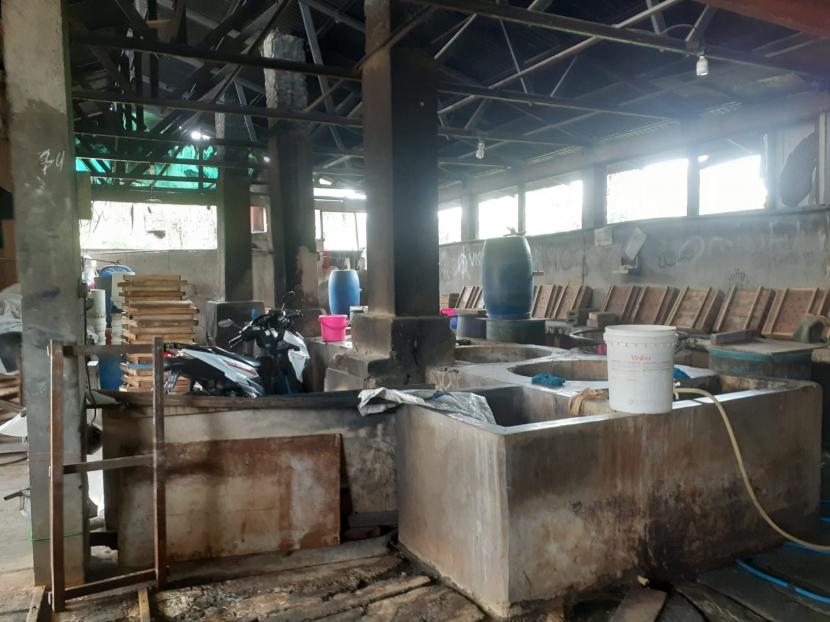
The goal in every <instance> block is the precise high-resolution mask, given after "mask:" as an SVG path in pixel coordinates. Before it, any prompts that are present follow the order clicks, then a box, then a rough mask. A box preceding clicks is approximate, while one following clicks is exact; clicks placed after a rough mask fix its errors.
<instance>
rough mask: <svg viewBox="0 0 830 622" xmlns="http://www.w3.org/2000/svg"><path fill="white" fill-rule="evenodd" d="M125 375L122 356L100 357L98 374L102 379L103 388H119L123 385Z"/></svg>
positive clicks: (113, 389) (110, 389) (112, 389)
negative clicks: (122, 368)
mask: <svg viewBox="0 0 830 622" xmlns="http://www.w3.org/2000/svg"><path fill="white" fill-rule="evenodd" d="M123 375H124V372H122V371H121V357H120V356H102V357H101V358H99V359H98V376H99V377H100V379H101V388H102V389H105V390H109V391H115V390H117V389H118V387H120V386H121V377H122V376H123Z"/></svg>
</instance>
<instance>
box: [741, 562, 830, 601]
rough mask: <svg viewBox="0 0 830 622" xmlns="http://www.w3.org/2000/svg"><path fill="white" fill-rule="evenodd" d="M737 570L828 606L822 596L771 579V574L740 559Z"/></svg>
mask: <svg viewBox="0 0 830 622" xmlns="http://www.w3.org/2000/svg"><path fill="white" fill-rule="evenodd" d="M736 563H737V564H738V568H741V569H742V570H745V571H746V572H748V573H750V574H751V575H754V576H756V577H758V578H759V579H763V580H764V581H768V582H770V583H772V584H773V585H777V586H778V587H780V588H783V589H785V590H790V591H793V592H795V593H796V594H798V595H799V596H804V597H805V598H809V599H810V600H814V601H816V602H818V603H821V604H822V605H830V598H827V597H826V596H822V595H821V594H816V593H815V592H812V591H810V590H807V589H804V588H803V587H801V586H800V585H796V584H795V583H790V582H789V581H783V580H782V579H779V578H778V577H773V576H772V575H771V574H768V573H766V572H764V571H763V570H758V569H757V568H756V567H755V566H753V565H751V564H748V563H747V562H745V561H744V560H742V559H739V560H738V561H737V562H736Z"/></svg>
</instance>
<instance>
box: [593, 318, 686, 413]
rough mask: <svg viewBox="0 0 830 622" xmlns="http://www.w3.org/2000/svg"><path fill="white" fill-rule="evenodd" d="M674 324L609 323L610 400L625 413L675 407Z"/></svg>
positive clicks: (649, 411) (615, 407) (675, 338)
mask: <svg viewBox="0 0 830 622" xmlns="http://www.w3.org/2000/svg"><path fill="white" fill-rule="evenodd" d="M676 343H677V335H676V333H675V328H674V326H650V325H643V326H637V325H631V326H609V327H607V328H606V329H605V344H606V346H607V348H608V400H609V403H610V406H611V408H613V409H614V410H618V411H620V412H625V413H637V414H640V413H643V414H648V413H665V412H670V411H671V407H672V387H673V375H674V374H673V372H674V347H675V344H676Z"/></svg>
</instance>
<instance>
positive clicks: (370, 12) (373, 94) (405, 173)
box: [363, 0, 438, 316]
mask: <svg viewBox="0 0 830 622" xmlns="http://www.w3.org/2000/svg"><path fill="white" fill-rule="evenodd" d="M364 11H365V14H366V53H367V54H369V53H371V52H372V51H373V50H375V49H376V48H378V47H379V46H381V45H382V44H384V43H385V42H386V41H387V39H388V38H389V36H390V34H391V33H392V31H393V30H394V28H395V27H396V26H397V24H396V23H395V20H394V16H393V6H392V2H391V1H390V0H366V1H365V2H364ZM436 106H437V100H436V69H435V62H434V61H433V59H432V58H431V57H430V56H428V55H426V54H424V53H423V52H421V51H419V50H413V49H407V48H403V47H392V48H391V49H384V50H381V51H377V52H374V53H373V54H371V56H370V57H369V58H368V60H366V62H365V63H364V65H363V145H364V151H365V154H366V156H365V157H366V169H367V170H366V207H367V229H368V231H367V239H368V240H369V242H368V248H367V269H368V280H369V283H368V289H369V312H370V313H372V314H380V315H395V316H429V315H435V314H436V313H437V309H438V220H437V219H436V218H435V209H436V206H437V205H438V152H437V148H438V136H437V133H436V127H437V124H438V115H437V109H436Z"/></svg>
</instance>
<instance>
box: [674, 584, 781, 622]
mask: <svg viewBox="0 0 830 622" xmlns="http://www.w3.org/2000/svg"><path fill="white" fill-rule="evenodd" d="M675 589H676V590H677V591H678V592H680V593H681V594H683V596H685V597H686V598H688V599H689V600H690V601H691V602H692V604H693V605H694V606H695V607H697V608H698V609H699V610H700V611H702V612H703V615H704V616H706V619H707V620H718V621H720V620H723V621H727V620H728V621H729V622H766V621H765V620H764V619H763V618H762V617H760V616H759V615H757V614H755V613H753V612H752V611H750V610H749V609H747V608H746V607H744V606H743V605H741V604H740V603H738V602H736V601H734V600H732V599H731V598H729V597H728V596H724V595H723V594H721V593H720V592H717V591H715V590H713V589H712V588H710V587H706V586H705V585H701V584H700V583H691V582H688V581H686V582H684V583H681V584H679V585H676V586H675Z"/></svg>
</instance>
